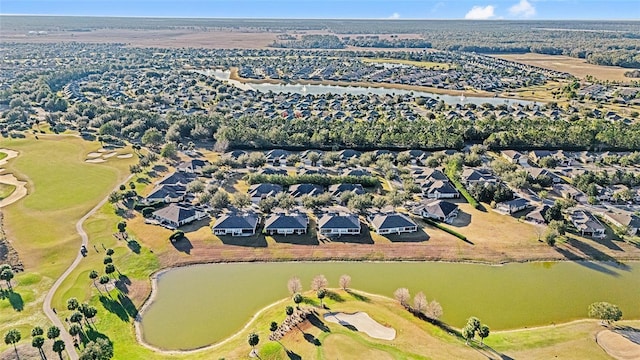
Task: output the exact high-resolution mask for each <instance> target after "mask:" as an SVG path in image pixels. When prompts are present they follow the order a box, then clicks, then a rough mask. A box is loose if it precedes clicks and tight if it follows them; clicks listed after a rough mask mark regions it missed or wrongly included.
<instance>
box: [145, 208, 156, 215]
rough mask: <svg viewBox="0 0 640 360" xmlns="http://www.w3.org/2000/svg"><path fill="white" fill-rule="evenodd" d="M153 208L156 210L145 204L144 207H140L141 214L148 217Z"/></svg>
mask: <svg viewBox="0 0 640 360" xmlns="http://www.w3.org/2000/svg"><path fill="white" fill-rule="evenodd" d="M155 210H156V209H155V208H153V207H151V206H147V207H146V208H144V209H142V216H144V217H149V216H151V214H153V212H154V211H155Z"/></svg>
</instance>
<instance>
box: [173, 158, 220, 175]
mask: <svg viewBox="0 0 640 360" xmlns="http://www.w3.org/2000/svg"><path fill="white" fill-rule="evenodd" d="M210 164H211V163H210V162H209V161H207V160H202V159H191V160H188V161H183V162H181V163H180V164H178V166H177V167H176V169H178V171H183V172H187V173H195V174H200V175H202V168H204V167H205V166H207V165H210Z"/></svg>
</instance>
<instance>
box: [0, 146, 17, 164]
mask: <svg viewBox="0 0 640 360" xmlns="http://www.w3.org/2000/svg"><path fill="white" fill-rule="evenodd" d="M0 152H3V153H5V154H7V157H5V158H4V159H2V160H0V166H2V165H4V164H6V163H7V162H8V161H9V160H11V159H13V158H14V157H16V156H18V152H17V151H13V150H9V149H0Z"/></svg>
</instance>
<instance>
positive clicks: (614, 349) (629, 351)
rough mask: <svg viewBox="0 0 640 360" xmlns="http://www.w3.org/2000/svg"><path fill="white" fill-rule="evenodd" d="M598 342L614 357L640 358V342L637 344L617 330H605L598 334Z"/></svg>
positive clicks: (619, 359)
mask: <svg viewBox="0 0 640 360" xmlns="http://www.w3.org/2000/svg"><path fill="white" fill-rule="evenodd" d="M596 342H597V343H598V345H600V347H602V348H603V349H604V351H606V352H607V354H609V355H610V356H611V357H613V358H614V359H617V360H633V359H640V344H636V343H635V342H633V341H631V340H629V339H627V338H625V337H624V336H623V335H621V334H619V333H617V332H614V331H611V330H603V331H601V332H599V333H598V335H597V336H596Z"/></svg>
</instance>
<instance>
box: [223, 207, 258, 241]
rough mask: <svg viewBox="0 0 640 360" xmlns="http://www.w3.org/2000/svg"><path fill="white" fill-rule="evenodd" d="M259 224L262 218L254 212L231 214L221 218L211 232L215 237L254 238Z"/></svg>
mask: <svg viewBox="0 0 640 360" xmlns="http://www.w3.org/2000/svg"><path fill="white" fill-rule="evenodd" d="M259 222H260V218H259V217H258V215H257V214H255V213H253V212H247V213H243V214H236V213H230V214H225V215H222V216H221V217H219V218H218V219H217V220H216V223H215V224H214V225H213V226H212V227H211V230H212V231H213V233H214V234H215V235H231V236H252V235H255V233H256V228H257V227H258V223H259Z"/></svg>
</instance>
